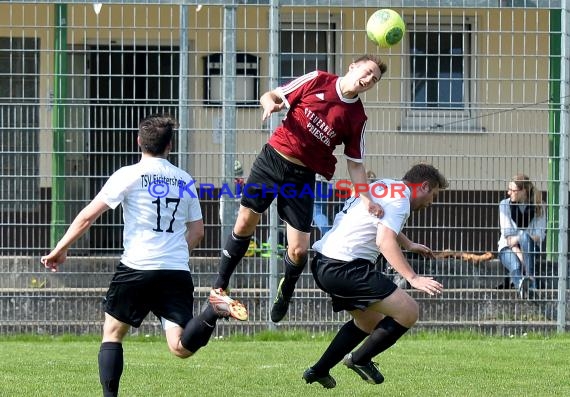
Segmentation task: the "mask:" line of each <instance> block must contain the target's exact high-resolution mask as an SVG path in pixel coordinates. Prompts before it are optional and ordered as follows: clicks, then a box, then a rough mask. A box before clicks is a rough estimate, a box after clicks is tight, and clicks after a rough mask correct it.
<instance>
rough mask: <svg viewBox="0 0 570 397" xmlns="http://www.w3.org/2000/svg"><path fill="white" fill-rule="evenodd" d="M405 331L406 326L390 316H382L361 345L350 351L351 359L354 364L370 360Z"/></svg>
mask: <svg viewBox="0 0 570 397" xmlns="http://www.w3.org/2000/svg"><path fill="white" fill-rule="evenodd" d="M407 331H408V328H406V327H404V326H403V325H400V324H399V323H398V322H396V320H394V319H393V318H392V317H384V318H383V319H382V320H381V321H380V322H379V323H378V325H376V328H375V329H374V331H372V333H371V334H370V336H369V337H368V339H366V341H364V343H363V344H362V346H360V347H359V348H358V350H356V351H355V352H354V353H352V361H353V362H354V363H355V364H366V363H368V362H370V361H372V358H374V357H376V356H377V355H378V354H380V353H382V352H383V351H384V350H386V349H388V348H389V347H390V346H392V345H393V344H394V343H396V341H397V340H398V339H400V337H401V336H402V335H404V334H405V333H406V332H407Z"/></svg>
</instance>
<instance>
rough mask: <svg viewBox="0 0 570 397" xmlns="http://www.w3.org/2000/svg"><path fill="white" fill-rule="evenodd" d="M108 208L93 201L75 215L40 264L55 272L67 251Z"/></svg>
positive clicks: (96, 200)
mask: <svg viewBox="0 0 570 397" xmlns="http://www.w3.org/2000/svg"><path fill="white" fill-rule="evenodd" d="M108 209H109V207H108V206H107V204H105V203H104V202H102V201H101V200H99V199H94V200H93V201H91V203H89V204H88V205H87V206H86V207H85V208H83V209H82V210H81V212H79V214H77V216H76V217H75V219H74V220H73V222H72V223H71V225H69V228H68V229H67V231H66V232H65V234H64V235H63V237H62V238H61V240H59V242H58V243H57V245H56V246H55V248H54V249H53V250H52V251H51V252H50V253H49V254H47V255H45V256H42V259H41V262H42V263H43V265H44V266H45V267H46V268H47V269H51V271H52V272H56V271H57V267H58V266H59V265H61V264H62V263H63V262H65V259H66V258H67V250H68V249H69V247H70V246H71V245H72V244H73V243H74V242H76V241H77V239H79V237H81V236H82V235H83V234H84V233H85V232H86V231H87V230H88V229H89V227H90V226H91V224H92V223H93V222H95V220H97V218H99V216H101V214H102V213H103V212H105V211H107V210H108Z"/></svg>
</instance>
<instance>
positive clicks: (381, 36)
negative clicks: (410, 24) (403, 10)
mask: <svg viewBox="0 0 570 397" xmlns="http://www.w3.org/2000/svg"><path fill="white" fill-rule="evenodd" d="M405 32H406V24H405V23H404V20H403V19H402V17H401V16H400V14H398V13H397V12H396V11H394V10H391V9H389V8H384V9H381V10H378V11H376V12H375V13H374V14H372V15H371V16H370V18H368V22H367V23H366V34H367V35H368V38H369V39H370V40H372V42H373V43H374V44H376V45H377V46H378V47H382V48H388V47H392V46H393V45H394V44H398V43H399V42H400V40H402V37H403V36H404V33H405Z"/></svg>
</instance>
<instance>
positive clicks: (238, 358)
mask: <svg viewBox="0 0 570 397" xmlns="http://www.w3.org/2000/svg"><path fill="white" fill-rule="evenodd" d="M330 338H331V335H317V336H311V335H307V334H305V333H302V332H289V333H271V332H267V333H262V334H259V335H256V336H255V337H232V338H229V339H225V340H213V341H211V342H210V344H209V345H208V346H206V347H205V348H203V349H202V350H200V351H199V352H198V354H196V355H195V356H194V357H191V358H189V359H187V360H181V359H178V358H176V357H174V356H173V355H171V354H170V353H169V352H168V348H167V346H166V341H165V340H164V339H163V338H157V337H154V338H146V339H145V338H142V337H129V338H127V339H125V342H124V344H123V347H124V351H125V368H124V372H123V377H122V381H121V394H120V395H121V396H125V397H136V396H144V397H155V396H168V397H177V396H200V397H209V396H230V397H238V396H244V397H245V396H247V397H257V396H260V397H261V396H277V397H288V396H294V397H299V396H303V395H304V396H311V397H312V396H317V397H318V396H358V397H360V396H362V397H365V396H379V395H381V396H406V397H408V396H428V397H433V396H458V397H461V396H482V397H489V396H501V397H502V396H537V397H538V396H540V397H544V396H570V382H569V381H568V373H569V368H570V364H569V359H568V357H569V355H570V335H562V336H557V335H556V336H552V337H544V336H539V335H528V336H526V337H517V338H499V337H484V336H479V335H475V334H437V335H435V334H427V333H421V334H415V335H410V336H405V337H404V338H402V339H401V340H400V341H399V342H398V343H397V344H396V345H395V346H394V347H392V348H391V349H389V350H388V351H386V352H384V353H383V354H381V355H380V356H378V357H377V361H378V362H379V364H380V368H381V370H382V373H383V374H384V376H385V377H386V381H385V382H384V384H382V385H369V384H367V383H365V382H363V381H362V380H361V379H360V378H359V377H358V376H357V375H356V374H354V373H353V372H351V371H350V370H348V369H346V368H345V367H344V366H342V365H338V366H337V367H335V368H333V370H332V372H331V374H332V375H333V376H334V377H335V378H336V380H337V383H338V385H337V387H336V388H335V389H333V390H325V389H323V388H322V387H321V386H320V385H317V384H313V385H307V384H305V383H304V381H303V380H302V379H301V374H302V372H303V371H304V370H305V368H307V367H308V366H309V365H311V364H312V363H314V362H315V361H316V360H317V359H318V358H319V357H320V354H321V353H322V352H323V351H324V349H325V348H326V346H327V345H328V341H329V340H330ZM0 344H1V346H2V348H1V349H0V396H2V397H4V396H18V397H24V396H34V397H35V396H66V397H69V396H81V397H87V396H100V395H101V391H100V390H101V389H100V385H99V378H98V370H97V352H98V350H99V337H93V336H90V337H69V336H63V337H54V338H51V337H36V336H17V337H3V338H0Z"/></svg>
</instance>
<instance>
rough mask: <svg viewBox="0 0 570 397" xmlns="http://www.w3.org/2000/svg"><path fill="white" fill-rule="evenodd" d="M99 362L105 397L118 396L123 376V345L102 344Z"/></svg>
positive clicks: (114, 343) (113, 343) (100, 378)
mask: <svg viewBox="0 0 570 397" xmlns="http://www.w3.org/2000/svg"><path fill="white" fill-rule="evenodd" d="M98 360H99V380H100V381H101V386H102V387H103V397H115V396H118V395H119V382H120V381H121V375H122V374H123V345H122V344H121V343H119V342H103V343H101V347H100V348H99V357H98Z"/></svg>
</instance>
